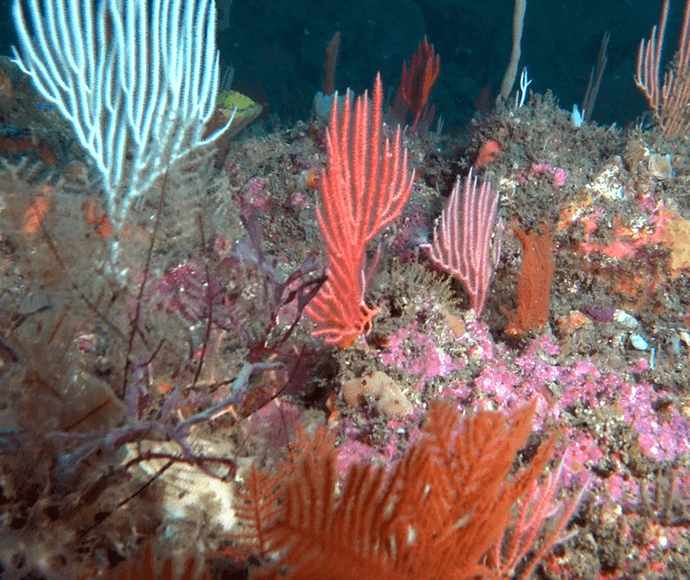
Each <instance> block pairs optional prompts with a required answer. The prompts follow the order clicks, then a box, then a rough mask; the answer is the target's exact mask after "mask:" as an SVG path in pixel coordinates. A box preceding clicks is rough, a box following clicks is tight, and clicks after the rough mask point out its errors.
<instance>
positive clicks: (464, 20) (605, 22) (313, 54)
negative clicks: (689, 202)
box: [0, 0, 684, 133]
mask: <svg viewBox="0 0 690 580" xmlns="http://www.w3.org/2000/svg"><path fill="white" fill-rule="evenodd" d="M661 4H662V1H661V0H652V1H647V0H606V1H603V2H602V1H601V0H581V1H572V0H571V1H563V0H561V1H555V2H554V1H552V0H528V2H527V10H526V15H525V28H524V32H523V42H522V59H521V62H520V70H521V69H522V67H523V66H524V65H527V66H528V68H529V75H530V77H531V78H532V79H533V83H532V85H531V86H530V89H532V90H534V91H535V92H537V93H544V92H545V91H546V90H547V89H550V90H551V91H552V92H553V93H554V94H555V95H556V97H557V98H558V100H559V102H560V106H561V107H562V108H564V109H567V110H571V109H572V105H573V104H574V103H578V104H580V103H581V102H582V99H583V95H584V92H585V89H586V86H587V80H588V76H589V73H590V70H591V68H592V66H594V65H595V63H596V60H597V55H598V52H599V47H600V43H601V38H602V36H603V34H604V32H605V31H607V30H608V31H610V33H611V40H610V42H609V50H608V66H607V69H606V72H605V75H604V79H603V82H602V86H601V90H600V93H599V97H598V100H597V103H596V107H595V110H594V113H593V120H595V121H596V122H598V123H601V124H606V125H608V124H611V123H617V124H618V125H622V126H625V125H626V124H628V123H631V122H635V120H636V119H637V118H638V117H639V116H640V115H642V114H643V113H644V112H645V111H646V110H647V106H646V102H645V100H644V98H643V97H642V95H641V93H640V92H639V91H638V90H637V88H636V87H635V86H634V84H633V80H632V75H633V70H634V66H635V58H636V54H637V47H638V45H639V41H640V39H641V38H643V37H645V38H646V37H648V36H649V34H650V30H651V27H652V26H653V25H655V24H657V23H658V21H659V16H660V13H661ZM10 6H11V2H10V0H0V14H2V15H7V16H8V17H7V18H5V17H3V18H0V21H1V24H0V39H2V41H1V42H0V54H10V53H11V51H10V46H11V45H12V44H13V43H15V42H16V36H15V33H14V28H13V24H12V20H11V18H10V17H9V14H10ZM683 8H684V3H683V2H682V0H673V1H672V3H671V10H670V17H669V25H668V30H667V34H666V44H665V51H664V59H665V61H666V62H668V61H669V60H670V59H671V57H672V56H673V54H674V53H675V52H676V50H677V47H678V36H679V33H680V25H681V21H682V14H683ZM228 10H229V12H230V26H229V27H224V25H223V24H222V23H221V21H223V15H224V14H225V12H226V11H228ZM218 11H219V13H220V17H219V32H218V47H219V49H220V51H221V57H222V59H223V62H224V63H226V64H232V65H233V66H234V68H235V82H234V87H235V88H236V89H237V90H240V91H242V92H244V93H246V94H247V95H249V96H250V97H252V98H253V99H254V100H256V101H258V102H260V103H261V104H263V105H264V114H263V115H264V117H271V116H272V118H273V120H275V121H280V122H290V121H291V122H294V121H297V120H299V119H306V118H308V117H309V115H310V112H311V104H312V100H313V97H314V94H315V92H316V91H317V90H319V89H320V88H321V84H322V82H323V77H324V61H325V48H326V45H327V44H328V42H329V40H330V39H331V37H332V36H333V34H334V33H335V32H336V31H340V35H341V45H340V58H339V63H338V69H337V73H336V87H337V88H338V89H339V90H341V91H342V90H344V89H346V88H347V87H350V88H352V89H353V90H355V91H356V92H361V91H363V90H364V89H366V88H368V87H371V85H372V82H373V79H374V76H375V74H376V72H377V71H381V73H382V75H383V79H384V83H385V84H386V85H387V86H388V87H391V86H392V87H393V88H397V86H398V84H399V82H400V71H401V64H402V61H403V60H408V61H409V58H410V56H411V55H412V53H413V52H414V51H415V50H416V47H417V44H418V42H419V41H420V40H421V39H422V37H423V36H424V35H425V34H426V35H427V36H428V38H429V41H430V42H431V43H433V44H434V46H435V47H436V52H437V53H438V54H439V55H440V56H441V76H440V79H439V81H438V83H437V85H436V87H435V88H434V92H433V94H432V102H433V103H434V104H435V105H436V110H437V114H441V115H443V117H444V119H445V121H446V124H445V129H444V132H451V133H462V132H463V131H464V130H465V129H466V128H467V124H468V122H469V120H470V119H471V117H472V115H473V114H474V113H475V112H476V111H477V110H487V109H488V108H489V107H490V105H491V103H492V102H493V100H494V98H495V95H496V93H497V92H498V88H499V86H500V83H501V79H502V77H503V73H504V71H505V68H506V66H507V63H508V58H509V53H510V49H511V33H512V30H511V29H512V18H513V0H481V1H477V0H473V1H469V0H416V1H413V0H372V1H368V2H362V1H361V0H337V1H325V2H324V1H321V0H303V1H300V2H294V0H291V1H288V0H262V1H261V2H257V1H256V0H234V1H232V2H231V1H230V0H218ZM226 22H227V21H226Z"/></svg>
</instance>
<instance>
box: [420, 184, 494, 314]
mask: <svg viewBox="0 0 690 580" xmlns="http://www.w3.org/2000/svg"><path fill="white" fill-rule="evenodd" d="M460 182H461V179H460V177H458V179H457V181H456V182H455V186H454V187H453V191H452V192H451V194H450V197H449V198H448V203H447V204H446V207H445V209H444V210H443V213H442V214H441V220H440V226H441V227H440V229H439V227H438V224H437V227H436V229H435V231H434V243H433V245H432V246H431V259H432V260H433V261H434V262H435V263H436V264H437V265H438V266H440V267H441V268H443V269H444V270H447V271H449V272H451V273H452V274H453V275H454V276H455V277H457V278H458V279H459V280H460V281H461V282H462V284H463V286H464V287H465V290H467V294H469V296H470V305H471V306H472V308H473V310H474V312H475V313H476V315H477V316H480V315H481V313H482V311H483V310H484V305H485V304H486V297H487V294H488V291H489V284H490V283H491V279H492V278H493V273H494V266H495V263H496V262H497V261H498V260H497V259H496V260H493V261H492V259H491V236H492V234H493V230H494V221H495V219H496V208H497V206H498V192H497V191H496V190H494V189H493V188H492V186H491V182H490V181H485V182H483V183H482V184H481V185H480V186H479V189H477V178H476V176H475V177H474V179H472V172H470V174H469V175H468V176H467V179H465V187H464V188H463V191H462V195H461V194H460ZM497 254H500V247H499V248H497Z"/></svg>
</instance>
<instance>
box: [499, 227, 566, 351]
mask: <svg viewBox="0 0 690 580" xmlns="http://www.w3.org/2000/svg"><path fill="white" fill-rule="evenodd" d="M542 227H543V228H544V233H543V234H538V233H537V232H534V231H531V232H525V231H524V230H516V231H515V234H516V235H517V237H518V240H520V244H521V245H522V265H521V267H520V274H518V279H517V294H518V303H517V309H516V310H515V312H508V311H507V310H506V309H505V308H502V310H503V313H504V314H505V315H506V316H508V319H509V320H508V325H507V326H506V334H507V335H509V336H515V337H522V336H524V335H525V334H526V333H527V332H529V331H530V330H535V329H538V328H542V327H543V326H544V325H545V324H546V322H547V321H548V319H549V294H550V288H551V279H552V278H553V272H554V263H553V256H552V255H551V247H552V243H551V230H550V228H549V226H548V225H547V224H542Z"/></svg>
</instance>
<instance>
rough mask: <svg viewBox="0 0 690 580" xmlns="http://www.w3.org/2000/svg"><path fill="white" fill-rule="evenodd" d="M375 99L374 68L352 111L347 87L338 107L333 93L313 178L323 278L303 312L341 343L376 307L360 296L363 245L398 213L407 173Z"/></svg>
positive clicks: (379, 98)
mask: <svg viewBox="0 0 690 580" xmlns="http://www.w3.org/2000/svg"><path fill="white" fill-rule="evenodd" d="M382 103H383V88H382V87H381V75H377V76H376V83H375V84H374V94H373V102H372V103H370V102H369V100H368V98H367V93H366V92H365V93H364V96H362V97H357V100H356V102H355V107H354V115H351V109H352V95H351V93H350V92H349V91H348V93H347V94H346V96H345V102H344V104H343V108H342V112H340V111H339V109H338V100H337V98H336V99H334V105H333V109H332V111H331V119H330V123H329V127H328V130H327V132H326V143H327V147H328V157H329V159H328V167H327V168H326V170H325V171H323V172H322V174H321V180H320V181H319V188H320V191H321V202H322V205H321V207H320V208H319V210H318V212H317V218H318V221H319V227H320V229H321V233H322V235H323V238H324V241H325V243H326V254H327V257H328V267H327V270H326V273H327V275H328V280H327V281H326V283H325V284H324V285H323V287H322V288H321V290H320V291H319V293H318V294H317V295H316V297H315V298H314V299H313V300H312V301H311V302H310V303H309V305H308V306H307V307H306V309H305V313H306V314H307V316H309V317H310V318H311V319H312V320H313V321H314V322H315V323H316V324H317V325H318V328H317V330H315V331H314V332H313V333H312V334H314V335H315V336H323V337H324V339H325V340H326V342H330V343H333V344H338V345H340V346H341V347H346V346H349V345H350V344H352V343H353V342H354V340H355V339H356V338H357V336H359V335H360V334H362V333H363V332H365V331H366V330H367V329H368V328H369V327H370V325H371V321H372V319H373V318H374V316H376V314H377V313H378V308H369V307H368V306H367V305H366V304H365V303H364V292H365V289H366V288H365V286H366V276H365V251H366V247H367V244H368V243H369V242H370V241H371V239H372V238H373V237H374V236H375V235H376V234H377V232H379V231H380V230H381V229H382V228H384V227H386V226H387V225H388V224H390V223H391V222H392V221H393V220H394V219H395V218H396V217H397V216H398V214H400V211H401V210H402V208H403V206H404V205H405V202H406V201H407V198H408V197H409V195H410V191H411V189H412V183H413V180H414V172H412V173H410V172H408V163H407V150H406V149H405V148H404V147H402V134H401V131H400V127H399V126H398V129H397V131H396V133H395V137H393V140H392V141H391V140H390V139H385V140H384V139H383V138H382V134H381V133H382V131H381V128H382V121H381V115H382V113H381V107H382Z"/></svg>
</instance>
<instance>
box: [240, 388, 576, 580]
mask: <svg viewBox="0 0 690 580" xmlns="http://www.w3.org/2000/svg"><path fill="white" fill-rule="evenodd" d="M534 410H535V405H534V404H532V405H530V406H528V407H526V408H523V409H521V410H519V411H517V412H516V413H514V414H513V416H512V417H510V418H506V417H504V416H503V415H502V414H500V413H494V412H479V413H477V414H475V415H474V416H473V417H472V418H471V419H468V420H465V421H463V422H462V423H460V424H458V413H457V411H455V409H454V408H453V405H452V404H451V403H450V402H440V401H433V402H432V403H431V405H430V410H429V415H428V418H427V421H426V423H425V425H424V427H423V429H424V432H425V436H424V437H423V438H422V439H421V440H419V441H418V442H417V443H416V444H415V445H413V446H412V447H411V448H410V449H409V450H408V452H407V454H406V455H405V457H404V458H403V459H402V460H401V461H400V463H399V464H398V465H397V466H396V467H395V468H394V469H393V471H392V473H387V472H386V470H385V469H384V468H383V467H376V466H373V465H371V464H355V465H353V466H351V467H350V469H349V471H348V474H347V476H346V477H345V480H344V482H342V484H341V485H340V486H338V480H339V478H338V474H337V470H336V465H335V450H334V449H331V450H328V449H324V447H323V446H321V445H319V446H318V449H319V451H315V450H312V451H309V450H307V451H306V452H304V453H302V458H301V460H299V461H298V462H297V463H290V464H289V465H290V470H289V471H287V470H283V471H282V475H281V476H278V477H276V479H274V480H273V481H271V482H270V484H269V485H267V484H266V481H262V480H259V479H258V478H256V477H254V476H253V477H251V478H250V479H249V481H248V485H249V486H252V485H257V486H259V487H260V489H257V493H256V495H257V496H258V497H261V498H262V506H265V503H263V502H264V501H265V499H266V497H267V491H268V490H270V488H271V486H276V485H277V483H278V482H279V481H280V482H282V485H281V486H280V487H278V488H277V490H278V491H277V492H276V493H275V501H274V506H276V507H277V508H278V509H277V511H275V512H273V511H270V512H263V510H264V509H265V507H261V510H260V511H261V513H267V514H269V517H268V518H267V517H264V516H261V517H259V518H257V521H258V522H259V524H260V525H261V526H262V527H261V529H260V530H257V532H256V535H257V540H258V539H259V538H260V539H261V542H260V543H261V545H262V546H264V549H265V547H266V546H270V548H271V552H272V553H276V552H277V553H279V554H281V557H280V560H279V562H278V563H277V564H276V565H275V566H271V567H269V568H264V569H261V570H259V571H257V573H256V574H255V575H254V578H275V577H278V576H280V577H282V578H284V579H290V580H294V579H299V580H310V579H314V580H317V579H318V580H328V579H332V580H345V579H352V578H357V580H367V579H372V580H384V579H400V580H402V579H410V578H415V579H417V580H432V579H446V578H466V579H468V580H469V579H473V580H477V579H487V580H488V579H489V578H491V579H495V578H503V577H505V578H507V577H510V576H512V575H513V573H514V571H515V569H516V568H517V567H518V566H523V567H522V568H521V569H522V570H526V571H527V572H526V574H527V575H528V574H529V572H530V571H531V570H532V569H533V568H534V566H535V565H536V564H537V563H538V561H539V560H540V559H541V558H542V557H543V556H544V555H545V554H546V553H547V552H548V551H549V550H550V549H551V548H552V547H553V546H554V545H555V544H557V543H558V542H559V540H560V538H561V533H562V531H563V529H564V527H565V525H566V523H567V521H568V519H569V518H570V516H571V515H572V513H573V511H574V509H575V507H576V506H577V502H578V500H579V498H577V499H575V500H573V501H571V502H570V503H569V504H568V505H567V506H566V508H565V509H564V510H563V511H562V512H561V513H560V516H556V517H554V519H555V525H553V526H551V525H549V526H548V527H549V528H550V529H551V531H550V532H549V533H548V534H546V535H545V534H544V533H542V532H543V530H544V524H545V522H546V521H547V520H550V521H551V524H553V523H554V522H553V520H552V519H551V518H552V516H553V514H554V511H553V506H554V502H555V496H556V491H557V488H558V478H559V471H558V470H557V471H556V474H554V475H553V476H551V477H550V478H549V479H548V481H547V483H546V484H545V485H538V484H537V483H536V482H537V479H538V477H539V476H540V474H541V473H542V471H543V470H544V467H545V465H546V463H547V462H548V460H549V459H550V458H551V456H552V454H553V450H554V446H555V440H556V436H555V435H554V436H552V437H551V438H550V439H548V441H547V442H546V443H545V444H543V445H541V447H540V448H539V450H538V451H537V453H536V455H535V456H534V457H533V458H532V461H531V463H530V464H529V466H528V467H527V468H526V469H523V470H522V471H519V472H518V473H517V474H515V475H514V476H513V477H512V478H510V479H509V478H508V477H507V476H508V474H509V472H510V471H511V470H512V468H513V463H514V460H515V456H516V453H517V451H518V450H519V449H520V448H521V447H522V446H523V445H524V444H525V442H526V440H527V437H528V435H529V434H530V433H531V430H532V428H531V425H532V417H533V414H534ZM338 487H339V488H340V491H339V492H337V491H336V489H337V488H338ZM250 495H251V494H250ZM246 497H250V496H245V498H246ZM516 503H519V504H520V505H521V510H520V511H519V512H518V513H517V516H516V517H515V515H514V513H513V511H512V506H514V505H515V504H516ZM245 508H246V505H245ZM245 512H246V513H251V510H246V509H245ZM257 513H260V512H257ZM526 513H529V514H536V515H535V516H534V517H526V515H525V514H526ZM273 518H275V519H274V521H273V523H269V525H268V526H267V527H263V524H264V523H266V522H267V521H268V520H271V519H273ZM259 532H260V533H259ZM255 545H256V543H255ZM533 550H534V552H533ZM530 553H532V557H531V558H530V556H529V554H530Z"/></svg>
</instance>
